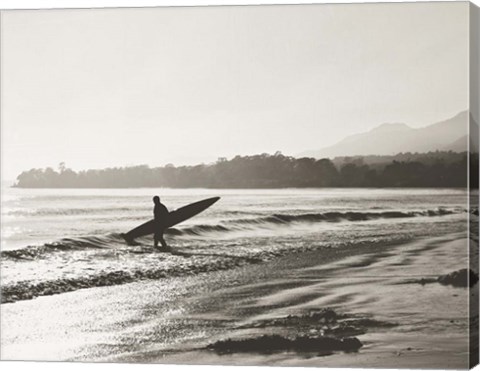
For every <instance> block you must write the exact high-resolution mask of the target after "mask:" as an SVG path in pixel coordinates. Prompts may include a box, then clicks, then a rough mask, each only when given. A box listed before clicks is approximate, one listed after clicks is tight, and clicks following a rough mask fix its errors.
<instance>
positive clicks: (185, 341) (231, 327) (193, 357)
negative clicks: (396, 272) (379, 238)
mask: <svg viewBox="0 0 480 371" xmlns="http://www.w3.org/2000/svg"><path fill="white" fill-rule="evenodd" d="M464 243H465V241H464V240H463V239H462V235H461V234H455V235H450V236H443V237H441V238H430V239H423V240H417V241H411V242H406V243H401V244H396V245H395V246H389V247H388V248H383V249H382V248H381V247H379V246H360V247H359V246H353V247H349V248H343V249H323V250H318V251H308V252H302V253H297V254H291V255H287V256H283V257H280V258H277V259H274V260H272V261H269V262H265V263H260V264H254V265H247V266H243V267H239V268H235V269H231V270H226V271H217V272H209V273H202V274H199V275H196V276H186V277H176V278H166V279H162V280H157V281H143V282H136V283H131V284H126V285H121V286H110V287H99V288H94V289H86V290H79V291H75V292H70V293H65V294H60V295H54V296H44V297H39V298H37V299H34V300H28V301H21V302H17V303H11V304H2V305H1V309H2V328H3V331H2V359H3V360H14V359H23V360H28V359H32V360H33V359H35V360H74V361H75V360H76V361H100V362H140V363H151V362H154V363H180V364H190V363H191V364H242V365H248V364H252V365H261V364H268V365H290V366H293V365H297V366H326V365H329V366H337V367H338V366H342V365H343V366H350V367H351V366H354V365H355V366H357V367H360V366H363V367H375V366H377V367H378V366H382V367H385V366H387V365H389V364H391V365H392V366H395V367H397V366H399V367H420V366H421V365H422V363H421V362H425V363H424V364H423V365H424V366H426V365H427V364H428V365H430V367H431V366H432V361H433V359H437V358H438V357H440V358H438V359H439V360H440V359H441V361H439V365H442V367H446V366H445V365H449V364H451V366H452V368H456V367H464V366H465V367H466V364H463V363H462V361H461V360H462V357H461V356H459V355H458V353H459V352H460V351H461V349H462V346H463V345H462V344H463V340H462V337H461V335H457V340H458V343H459V344H460V346H459V347H458V346H457V347H456V350H455V349H454V350H453V353H454V354H456V356H455V357H453V359H454V360H453V361H452V362H450V363H449V362H448V359H445V358H446V355H445V354H446V353H445V348H448V346H447V345H448V344H443V345H442V341H443V340H442V338H441V336H437V337H438V339H429V342H431V343H432V344H434V345H435V346H436V347H437V348H438V349H440V350H439V351H435V350H431V351H430V352H427V354H425V351H424V350H423V351H418V352H417V353H412V351H406V349H408V348H411V349H413V348H412V347H411V346H407V344H409V343H411V342H412V341H413V342H418V341H416V340H418V339H416V338H415V337H416V336H418V334H415V336H414V337H413V338H412V337H411V334H409V332H408V331H407V332H406V333H405V332H400V334H398V333H396V332H397V330H398V328H396V327H393V330H392V331H394V332H392V333H389V329H390V328H389V327H388V328H372V329H366V331H365V332H364V333H363V334H360V335H358V339H359V340H360V341H361V342H362V344H363V347H362V348H361V349H360V350H359V351H358V352H356V353H344V352H334V353H333V354H332V355H328V356H323V357H316V356H313V355H311V354H310V355H308V357H307V356H305V354H301V353H298V352H293V353H292V352H276V353H274V354H268V355H267V354H252V353H247V354H245V353H235V352H233V353H231V354H228V355H225V354H224V355H219V354H217V353H215V352H213V351H211V350H206V347H207V346H208V345H209V344H212V343H213V342H215V341H217V340H221V339H225V338H230V337H233V338H234V337H236V336H239V335H242V336H246V337H247V338H248V337H252V336H253V337H258V336H262V335H264V334H265V333H268V332H271V333H276V332H275V331H279V333H285V334H286V335H288V336H290V335H291V333H289V331H290V330H291V329H290V330H288V329H287V328H286V327H280V328H274V329H273V330H272V329H266V328H261V327H260V328H259V327H257V328H255V327H252V328H250V329H249V328H248V326H249V324H252V323H255V322H256V321H262V320H269V319H275V318H283V317H285V316H288V315H290V316H300V317H301V316H304V315H305V313H306V312H308V311H309V310H321V309H324V308H327V307H328V308H333V310H334V311H336V312H337V313H338V314H340V315H342V314H345V313H347V314H349V315H354V316H357V317H358V316H360V317H361V318H363V317H365V318H366V319H375V320H380V321H382V320H383V321H386V322H391V323H393V322H395V321H394V320H393V321H392V318H389V315H388V310H386V311H385V313H382V310H381V309H380V310H372V308H371V307H369V306H368V304H366V303H368V301H369V300H370V301H372V302H375V301H377V300H379V299H378V298H376V297H375V292H372V288H374V287H375V286H374V285H378V284H380V285H385V282H383V281H388V280H393V281H398V280H400V281H401V280H406V279H407V278H410V279H411V278H412V275H411V274H407V275H406V276H405V277H397V276H396V277H385V278H382V277H380V276H377V277H373V278H372V277H370V278H366V277H364V272H368V271H369V270H371V271H372V273H375V269H380V271H381V272H385V271H388V269H390V268H391V267H395V266H399V267H402V264H403V263H401V262H398V261H397V262H396V261H395V259H397V258H398V257H397V255H396V252H398V251H401V252H402V254H405V251H408V250H409V249H411V250H412V251H416V254H417V255H418V252H421V253H422V254H423V255H422V254H421V255H419V257H420V263H421V260H422V259H431V258H432V256H431V255H432V252H435V255H436V254H437V253H438V251H440V252H441V253H442V254H446V255H445V259H444V261H443V265H444V268H443V270H442V271H438V272H429V273H428V274H424V275H423V276H425V277H426V276H433V275H434V274H436V273H448V272H449V271H452V270H454V268H455V267H454V266H453V265H452V264H451V257H448V259H447V258H446V257H447V255H448V254H449V251H450V250H452V249H451V246H450V245H451V244H454V245H455V244H456V245H457V246H462V245H463V244H464ZM425 246H427V247H425ZM457 250H458V248H457ZM466 253H467V249H466V244H465V259H466V256H467V255H466ZM414 255H415V254H414ZM435 255H433V256H435ZM411 259H412V257H408V259H407V260H406V261H405V262H404V263H405V264H408V266H412V261H411ZM462 259H463V258H462ZM462 259H457V262H456V263H455V264H456V266H457V267H461V266H463V265H462V264H463V263H462ZM417 260H418V259H417ZM463 260H464V259H463ZM465 261H466V260H465ZM447 262H449V263H448V264H447ZM382 264H383V265H385V267H387V266H388V267H389V268H388V269H387V270H385V267H383V266H382ZM423 264H424V263H423ZM455 264H454V265H455ZM445 265H446V266H445ZM376 266H380V268H375V267H376ZM406 266H407V265H405V266H404V267H406ZM436 267H440V265H436ZM446 267H448V271H447V270H445V269H447V268H446ZM409 269H412V268H409ZM346 272H351V277H347V276H346ZM362 272H363V274H360V273H362ZM412 272H413V271H412ZM415 278H418V277H417V276H415ZM372 280H373V281H372ZM393 281H392V282H390V283H389V284H388V285H386V286H382V288H381V289H379V290H378V291H382V290H384V289H385V288H387V289H388V290H396V289H398V288H399V287H402V290H403V288H408V290H413V292H417V291H418V290H420V292H424V293H428V292H429V291H432V290H433V294H432V293H428V295H429V296H431V295H433V297H435V295H436V296H438V295H440V296H444V299H445V298H451V297H452V295H453V297H454V298H455V301H462V302H463V301H465V300H466V293H468V291H467V290H465V289H454V288H449V287H442V286H440V285H437V284H432V285H426V286H421V285H418V284H412V283H409V284H408V283H401V282H400V283H399V284H398V282H397V284H396V285H393V284H392V283H393ZM392 287H393V289H392ZM408 290H407V291H408ZM373 291H375V290H373ZM342 292H343V294H342ZM400 292H401V291H400ZM342 295H343V296H342ZM356 296H358V297H356ZM322 298H323V299H322ZM327 298H328V300H327ZM398 299H399V300H401V299H402V298H401V297H400V298H398ZM464 304H465V305H464V307H465V308H466V302H465V303H464ZM377 305H378V304H377ZM388 305H390V304H388ZM388 305H387V307H386V308H390V307H389V306H388ZM425 305H427V304H425ZM380 308H382V307H381V306H380ZM390 309H391V308H390ZM419 309H420V308H419ZM457 309H458V308H457V307H455V310H457ZM452 310H453V309H452ZM465 310H466V309H465ZM45 313H47V315H46V316H45ZM452 313H455V311H454V312H452ZM458 315H459V313H456V314H455V315H453V317H455V318H457V317H458ZM465 316H466V313H461V316H460V317H459V318H457V321H459V324H458V325H455V326H457V327H458V326H460V327H463V326H466V324H465V323H463V322H464V321H463V320H462V318H463V317H465ZM7 317H8V318H9V323H6V322H4V320H3V319H4V318H7ZM447 317H448V316H447ZM406 320H407V322H408V318H407V319H406ZM430 320H431V319H430ZM239 325H243V326H246V327H245V328H244V329H239V328H238V326H239ZM307 325H308V326H311V327H312V328H314V327H315V326H316V324H315V323H308V324H307ZM443 325H445V324H443ZM408 326H410V327H412V325H411V324H409V325H408ZM408 326H407V327H408ZM452 326H453V325H452ZM455 326H453V327H454V328H456V327H455ZM267 327H268V326H267ZM32 329H35V330H34V331H33V333H32ZM267 330H268V331H267ZM457 330H458V329H457ZM272 331H273V332H272ZM402 331H404V330H402ZM435 331H437V332H438V331H439V330H438V329H435ZM435 331H434V332H435ZM402 333H403V335H402ZM414 333H415V331H414ZM464 333H465V338H466V336H467V335H466V334H467V331H466V329H465V332H464ZM7 335H8V336H7ZM451 336H452V335H450V337H451ZM72 339H75V341H74V342H72ZM402 344H405V346H404V347H403V348H404V349H403V348H402ZM414 348H415V349H416V348H421V347H419V346H417V347H414ZM25 349H29V351H30V350H35V351H33V352H32V353H29V354H28V355H26V353H27V352H26V351H25ZM390 349H395V351H393V350H390ZM402 349H403V350H402ZM398 352H400V353H402V352H403V353H405V352H406V353H408V354H409V356H408V357H404V358H402V359H401V360H400V358H399V355H398V354H397V353H398ZM412 354H413V355H414V356H412ZM20 355H21V356H20ZM46 355H48V358H45V356H46ZM442 355H443V357H441V356H442ZM376 360H378V362H377V361H376ZM389 362H390V363H389ZM392 362H394V363H392ZM449 368H450V366H449Z"/></svg>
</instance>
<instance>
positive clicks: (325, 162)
mask: <svg viewBox="0 0 480 371" xmlns="http://www.w3.org/2000/svg"><path fill="white" fill-rule="evenodd" d="M378 157H379V156H375V161H372V163H369V161H368V157H367V158H363V157H361V156H356V157H342V158H341V160H338V159H334V160H333V161H332V160H330V159H320V160H316V159H314V158H307V157H305V158H294V157H290V156H284V155H283V154H281V153H280V152H277V153H275V154H274V155H269V154H260V155H254V156H236V157H234V158H232V159H231V160H227V159H225V158H220V159H218V161H217V162H215V163H213V164H201V165H196V166H178V167H175V166H173V165H170V164H169V165H166V166H163V167H154V168H151V167H149V166H147V165H139V166H129V167H114V168H107V169H101V170H83V171H78V172H76V171H73V170H72V169H69V168H67V167H66V166H65V164H63V163H62V164H60V166H59V168H58V169H57V170H54V169H53V168H46V169H31V170H29V171H24V172H22V173H21V174H20V175H19V176H18V177H17V181H16V183H15V185H14V187H19V188H138V187H167V188H287V187H466V186H467V167H468V163H469V162H468V154H467V152H464V153H462V154H458V153H453V152H438V151H437V152H431V153H427V154H422V156H419V155H415V156H413V160H409V161H408V160H407V161H399V160H396V159H394V160H391V157H390V156H386V161H384V162H382V161H379V158H378ZM380 157H381V156H380ZM401 157H405V156H403V155H402V156H401ZM470 180H471V186H472V187H477V188H478V153H475V154H470Z"/></svg>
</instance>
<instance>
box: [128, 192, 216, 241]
mask: <svg viewBox="0 0 480 371" xmlns="http://www.w3.org/2000/svg"><path fill="white" fill-rule="evenodd" d="M219 199H220V197H212V198H207V199H205V200H202V201H198V202H194V203H193V204H189V205H186V206H183V207H181V208H179V209H177V210H174V211H171V212H170V213H169V214H168V218H167V219H166V220H165V221H164V222H165V223H164V225H165V229H166V228H170V227H173V226H174V225H177V224H179V223H181V222H183V221H185V220H187V219H190V218H192V217H194V216H195V215H197V214H200V213H201V212H202V211H204V210H206V209H208V208H209V207H210V206H212V205H213V204H214V203H215V202H217V201H218V200H219ZM154 232H155V220H153V219H152V220H149V221H148V222H146V223H143V224H142V225H139V226H138V227H136V228H134V229H132V230H131V231H129V232H127V233H124V234H122V237H123V238H124V239H125V241H127V242H128V243H132V242H133V240H135V238H138V237H142V236H146V235H149V234H152V233H154Z"/></svg>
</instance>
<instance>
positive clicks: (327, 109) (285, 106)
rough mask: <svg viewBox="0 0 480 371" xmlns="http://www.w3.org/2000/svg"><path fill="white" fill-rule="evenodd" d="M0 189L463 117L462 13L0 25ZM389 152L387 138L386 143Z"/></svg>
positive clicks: (123, 16) (445, 9) (371, 11)
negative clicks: (3, 184) (30, 178)
mask: <svg viewBox="0 0 480 371" xmlns="http://www.w3.org/2000/svg"><path fill="white" fill-rule="evenodd" d="M0 22H1V23H0V27H1V36H0V37H1V39H0V43H1V45H0V46H1V55H0V58H1V59H0V67H1V71H0V73H1V76H0V77H1V80H0V84H1V86H0V87H1V106H0V108H1V111H0V114H1V117H0V118H1V120H0V121H1V160H2V179H3V180H7V179H8V180H10V179H12V180H13V179H15V178H16V176H17V175H18V174H19V173H20V172H22V171H23V170H28V169H30V168H38V167H47V166H51V167H54V168H56V167H57V166H58V164H59V163H60V162H65V163H66V165H67V167H71V168H73V169H75V170H80V169H88V168H104V167H111V166H127V165H138V164H148V165H150V166H161V165H165V164H167V163H173V164H175V165H181V164H197V163H202V162H205V163H209V162H213V161H215V160H216V159H217V158H218V157H227V158H231V157H233V156H235V155H239V154H240V155H247V154H258V153H265V152H267V153H274V152H276V151H281V152H282V153H284V154H286V155H295V154H298V153H301V152H304V151H306V150H316V149H320V148H323V147H326V146H329V145H332V144H334V143H335V142H337V141H339V140H341V139H343V138H344V137H345V136H347V135H351V134H355V133H359V132H363V131H366V130H370V129H372V128H373V127H376V126H378V125H380V124H382V123H385V122H403V123H407V124H408V125H410V126H412V127H421V126H426V125H429V124H432V123H435V122H437V121H441V120H444V119H447V118H449V117H452V116H454V115H455V114H457V113H458V112H460V111H462V110H465V109H467V108H468V3H466V2H461V3H404V4H354V5H299V6H287V5H282V6H237V7H201V8H198V7H186V8H185V7H183V8H182V7H181V8H175V7H170V8H137V9H132V8H131V9H87V10H72V9H67V10H35V11H34V10H31V11H27V10H22V11H3V12H2V13H1V20H0ZM392 140H394V138H392Z"/></svg>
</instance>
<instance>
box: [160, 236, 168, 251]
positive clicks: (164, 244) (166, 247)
mask: <svg viewBox="0 0 480 371" xmlns="http://www.w3.org/2000/svg"><path fill="white" fill-rule="evenodd" d="M159 237H160V238H159V240H160V243H161V244H162V248H163V249H168V245H167V243H166V242H165V239H164V238H163V233H160V236H159Z"/></svg>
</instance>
